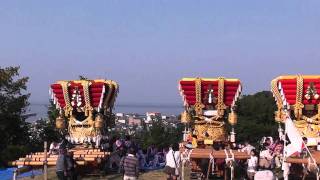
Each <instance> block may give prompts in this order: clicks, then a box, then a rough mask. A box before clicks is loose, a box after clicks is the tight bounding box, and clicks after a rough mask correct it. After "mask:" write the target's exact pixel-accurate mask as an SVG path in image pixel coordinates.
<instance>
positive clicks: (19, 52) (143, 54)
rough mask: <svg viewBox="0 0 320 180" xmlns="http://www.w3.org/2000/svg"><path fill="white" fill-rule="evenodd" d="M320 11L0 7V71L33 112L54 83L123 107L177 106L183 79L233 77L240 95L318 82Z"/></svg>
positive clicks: (141, 5) (282, 4)
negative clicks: (293, 82)
mask: <svg viewBox="0 0 320 180" xmlns="http://www.w3.org/2000/svg"><path fill="white" fill-rule="evenodd" d="M319 9H320V1H318V0H308V1H302V0H299V1H298V0H282V1H279V0H268V1H256V0H251V1H249V0H241V1H231V0H230V1H228V0H225V1H221V0H216V1H214V0H210V1H186V0H184V1H172V0H167V1H156V0H154V1H152V0H146V1H134V0H128V1H120V0H115V1H111V0H107V1H102V0H101V1H79V0H77V1H40V0H38V1H32V0H28V1H14V0H8V1H1V2H0V27H1V28H0V40H1V42H0V66H10V65H20V66H21V74H22V75H24V76H29V77H30V82H29V84H28V91H29V92H31V93H32V96H31V98H30V101H31V102H37V103H42V102H47V99H48V97H49V96H48V87H49V84H50V83H53V82H55V81H56V80H60V79H74V78H77V77H78V75H85V76H87V77H89V78H92V79H93V78H108V79H113V80H115V81H117V82H118V83H119V84H120V94H119V97H118V102H119V103H123V104H126V103H153V104H157V103H160V104H179V103H182V102H181V98H180V97H179V93H178V89H177V82H178V80H179V79H181V78H182V77H194V76H202V77H216V76H225V77H234V78H240V79H241V80H242V82H243V87H244V93H245V94H248V93H254V92H257V91H261V90H269V86H270V81H271V79H273V78H274V77H276V76H278V75H282V74H297V73H301V74H320V68H319V65H320V11H319Z"/></svg>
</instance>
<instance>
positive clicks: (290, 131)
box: [284, 117, 303, 157]
mask: <svg viewBox="0 0 320 180" xmlns="http://www.w3.org/2000/svg"><path fill="white" fill-rule="evenodd" d="M285 126H286V130H285V131H286V134H287V136H288V138H289V140H290V144H288V145H287V146H285V149H284V150H285V153H284V156H285V157H289V156H291V155H292V154H294V153H296V152H299V153H300V152H301V150H302V144H303V140H302V137H301V135H300V133H299V131H298V130H297V128H296V127H295V125H294V123H293V122H292V120H291V118H290V117H288V118H287V119H286V121H285Z"/></svg>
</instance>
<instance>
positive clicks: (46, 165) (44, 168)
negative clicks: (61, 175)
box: [43, 141, 48, 180]
mask: <svg viewBox="0 0 320 180" xmlns="http://www.w3.org/2000/svg"><path fill="white" fill-rule="evenodd" d="M47 173H48V163H47V141H45V142H44V161H43V179H44V180H47V179H48V174H47Z"/></svg>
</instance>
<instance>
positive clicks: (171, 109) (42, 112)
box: [27, 103, 183, 122]
mask: <svg viewBox="0 0 320 180" xmlns="http://www.w3.org/2000/svg"><path fill="white" fill-rule="evenodd" d="M47 111H48V104H41V103H30V105H29V107H28V111H27V113H28V114H34V116H31V117H29V118H28V119H27V121H28V122H34V121H36V120H38V119H40V118H46V117H47ZM182 111H183V106H181V105H178V104H116V105H115V107H114V110H113V112H114V113H137V114H145V113H146V112H160V113H161V114H162V115H167V116H170V115H178V114H180V113H181V112H182Z"/></svg>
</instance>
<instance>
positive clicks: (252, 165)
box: [247, 150, 258, 180]
mask: <svg viewBox="0 0 320 180" xmlns="http://www.w3.org/2000/svg"><path fill="white" fill-rule="evenodd" d="M247 163H248V169H247V176H248V179H250V180H253V179H254V175H255V173H256V170H257V166H258V157H257V153H256V151H255V150H251V152H250V159H248V161H247Z"/></svg>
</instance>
